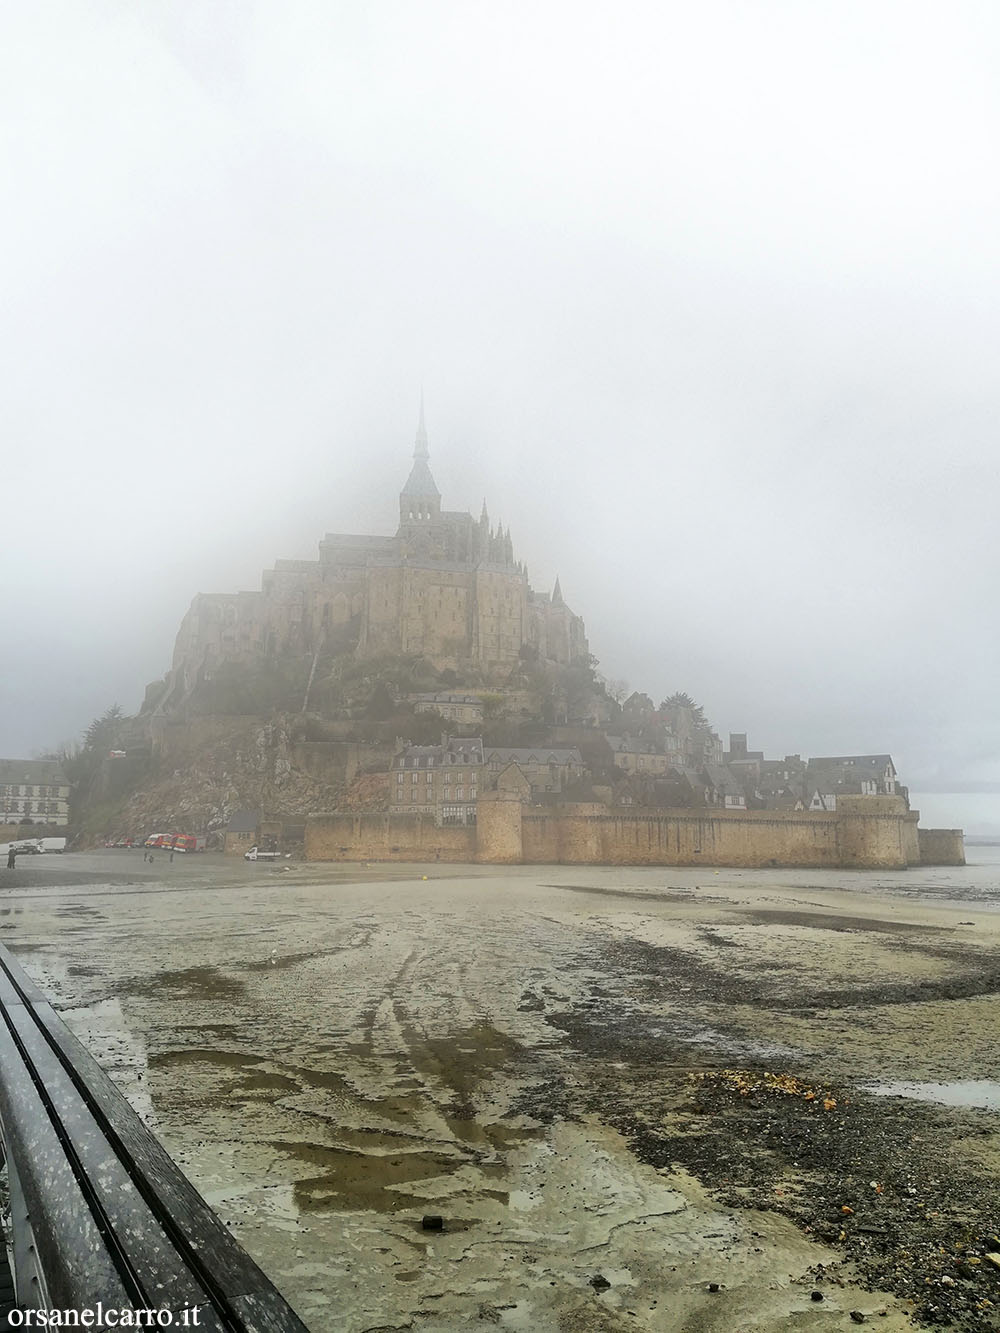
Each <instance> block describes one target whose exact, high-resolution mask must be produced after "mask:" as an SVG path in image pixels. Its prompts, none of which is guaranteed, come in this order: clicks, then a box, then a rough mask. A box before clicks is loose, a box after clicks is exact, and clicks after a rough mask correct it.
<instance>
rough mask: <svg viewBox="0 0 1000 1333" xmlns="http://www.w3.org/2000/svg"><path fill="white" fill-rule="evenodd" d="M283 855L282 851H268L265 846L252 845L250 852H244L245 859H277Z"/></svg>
mask: <svg viewBox="0 0 1000 1333" xmlns="http://www.w3.org/2000/svg"><path fill="white" fill-rule="evenodd" d="M280 856H281V853H280V852H266V851H265V850H264V849H263V847H251V848H250V850H249V851H248V852H244V853H243V860H244V861H277V860H278V858H279V857H280Z"/></svg>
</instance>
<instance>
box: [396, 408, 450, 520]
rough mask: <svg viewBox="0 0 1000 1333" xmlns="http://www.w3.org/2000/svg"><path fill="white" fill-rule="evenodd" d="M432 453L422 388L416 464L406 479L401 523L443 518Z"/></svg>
mask: <svg viewBox="0 0 1000 1333" xmlns="http://www.w3.org/2000/svg"><path fill="white" fill-rule="evenodd" d="M429 456H430V450H429V449H428V448H427V427H426V425H425V424H424V391H423V389H421V390H420V418H419V420H418V422H417V440H416V443H415V444H414V446H413V467H412V468H411V469H410V475H409V476H408V477H407V479H406V485H405V486H404V487H403V489H402V490H401V491H400V493H399V518H400V522H401V523H405V522H410V521H413V520H420V519H430V518H438V517H440V514H441V492H440V491H439V490H438V488H437V486H436V485H435V484H434V478H433V477H432V476H431V470H430V468H429V467H428V465H427V459H428V458H429Z"/></svg>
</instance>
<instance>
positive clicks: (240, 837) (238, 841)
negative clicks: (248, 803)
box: [222, 810, 260, 856]
mask: <svg viewBox="0 0 1000 1333" xmlns="http://www.w3.org/2000/svg"><path fill="white" fill-rule="evenodd" d="M259 823H260V815H259V813H258V812H257V811H256V810H237V811H236V813H235V814H234V815H233V817H232V818H231V819H230V821H229V823H228V824H227V825H226V836H225V838H224V840H223V843H222V850H223V851H224V852H225V854H226V856H242V855H243V853H244V852H246V851H249V850H250V848H251V847H253V846H254V845H255V843H256V842H257V825H258V824H259Z"/></svg>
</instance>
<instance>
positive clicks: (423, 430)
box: [413, 389, 430, 462]
mask: <svg viewBox="0 0 1000 1333" xmlns="http://www.w3.org/2000/svg"><path fill="white" fill-rule="evenodd" d="M413 457H414V458H420V459H423V461H424V462H426V461H427V459H428V458H429V457H430V450H429V449H428V448H427V427H426V426H425V425H424V391H423V389H421V390H420V420H419V421H418V422H417V440H416V444H415V445H414V448H413Z"/></svg>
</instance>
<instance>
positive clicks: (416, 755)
mask: <svg viewBox="0 0 1000 1333" xmlns="http://www.w3.org/2000/svg"><path fill="white" fill-rule="evenodd" d="M449 757H450V758H452V759H453V760H454V762H456V763H459V764H481V763H482V762H483V742H482V738H481V737H479V736H449V737H448V743H447V745H407V746H406V748H405V749H403V750H400V752H399V753H398V754H397V755H394V756H393V760H392V767H393V768H440V767H441V766H442V765H443V764H444V763H445V761H446V760H447V759H448V758H449Z"/></svg>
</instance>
